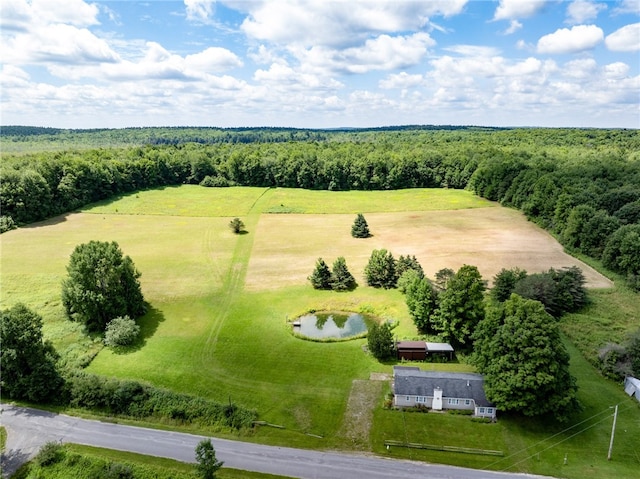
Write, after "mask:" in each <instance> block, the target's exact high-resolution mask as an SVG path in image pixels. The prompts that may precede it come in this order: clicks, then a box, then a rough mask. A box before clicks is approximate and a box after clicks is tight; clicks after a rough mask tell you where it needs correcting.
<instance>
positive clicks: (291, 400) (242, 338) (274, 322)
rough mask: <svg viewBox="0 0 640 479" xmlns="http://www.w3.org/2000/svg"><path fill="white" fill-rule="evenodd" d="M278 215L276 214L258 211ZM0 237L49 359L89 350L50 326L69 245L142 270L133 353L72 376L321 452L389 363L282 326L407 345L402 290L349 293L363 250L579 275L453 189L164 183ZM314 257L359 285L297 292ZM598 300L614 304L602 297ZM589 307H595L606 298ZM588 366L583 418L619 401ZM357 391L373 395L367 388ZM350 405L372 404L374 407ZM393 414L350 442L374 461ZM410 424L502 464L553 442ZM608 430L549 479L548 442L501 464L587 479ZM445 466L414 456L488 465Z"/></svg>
mask: <svg viewBox="0 0 640 479" xmlns="http://www.w3.org/2000/svg"><path fill="white" fill-rule="evenodd" d="M436 205H437V208H434V206H436ZM447 205H449V206H450V208H451V209H450V210H446V209H447V208H448V206H447ZM403 208H404V209H403ZM285 210H287V211H288V212H289V214H268V212H270V211H272V212H275V211H280V212H284V211H285ZM441 210H446V211H441ZM358 211H360V212H365V213H366V218H367V221H368V222H369V226H370V228H371V230H372V233H373V235H374V236H373V237H372V238H369V239H366V240H356V239H353V238H351V236H350V234H349V231H350V226H351V223H352V222H353V219H354V214H353V213H355V212H358ZM291 212H294V213H291ZM234 216H239V217H241V218H242V220H243V221H244V223H245V224H246V226H247V231H248V234H245V235H233V234H232V233H231V231H230V229H229V228H228V226H227V224H228V222H229V219H230V218H232V217H234ZM1 239H2V258H1V264H0V266H1V267H2V290H1V291H0V295H1V296H0V299H1V301H2V304H3V307H6V306H9V305H11V304H13V303H15V302H17V301H23V302H25V303H26V304H27V305H29V306H31V307H32V308H34V309H35V310H36V311H38V312H39V313H41V314H42V315H43V317H44V318H45V335H46V337H47V338H50V339H52V340H53V341H54V344H55V345H56V347H57V348H58V350H59V351H61V352H62V353H63V354H72V353H74V352H75V351H76V350H78V349H82V348H85V349H86V348H93V351H96V350H98V349H100V344H99V343H96V342H91V340H89V339H86V338H85V337H84V336H83V335H82V334H81V331H80V328H79V327H78V326H77V325H76V324H74V323H70V322H68V321H67V320H65V319H64V317H63V312H62V308H61V305H60V299H59V295H60V282H61V281H62V279H63V278H64V276H65V265H66V264H67V262H68V258H69V255H70V253H71V251H72V250H73V248H74V247H75V246H76V245H77V244H79V243H82V242H86V241H89V240H92V239H99V240H115V241H118V243H119V244H120V246H121V247H122V249H123V251H124V252H125V254H128V255H130V256H131V257H132V259H133V261H134V262H135V264H136V266H137V268H138V269H139V270H140V271H141V272H142V277H141V283H142V288H143V292H144V294H145V298H146V299H147V300H148V301H149V302H150V304H151V306H152V308H151V311H150V313H149V314H147V315H146V316H145V317H144V318H142V319H141V320H140V324H141V326H142V331H143V335H144V346H143V347H142V348H139V349H137V350H134V351H131V352H129V353H126V354H115V353H113V352H111V351H110V350H107V349H102V350H101V351H100V352H99V354H98V355H97V356H96V357H95V359H94V360H93V362H92V363H91V365H90V366H89V368H88V369H89V370H90V371H92V372H95V373H99V374H105V375H109V376H112V375H114V376H118V377H122V378H136V379H143V380H147V381H150V382H152V383H154V384H156V385H159V386H164V387H168V388H171V389H174V390H176V391H182V392H189V393H194V394H198V395H201V396H205V397H208V398H212V399H217V400H220V401H225V402H226V401H228V400H229V399H231V400H233V401H234V402H237V403H239V404H242V405H245V406H249V407H253V408H256V409H257V411H258V413H259V415H260V419H263V420H266V421H268V422H270V423H274V424H279V425H283V426H285V429H274V428H261V429H259V430H258V431H257V432H256V433H255V434H254V435H253V436H251V437H246V438H245V439H246V440H252V441H259V442H263V443H268V444H278V445H290V446H299V447H309V448H321V449H328V448H339V449H352V448H354V447H355V446H354V437H353V434H352V431H351V430H350V427H349V426H348V425H349V424H350V423H349V420H348V419H349V407H348V403H349V399H350V395H351V394H352V392H353V391H354V390H355V389H356V388H355V387H354V384H360V383H354V380H355V381H367V380H368V379H369V376H370V374H371V373H372V372H381V373H389V372H390V371H391V366H392V365H391V364H380V363H378V362H377V361H375V360H374V359H372V357H370V356H369V355H367V354H365V353H364V352H363V349H362V347H363V345H364V344H365V342H366V340H354V341H349V342H342V343H314V342H308V341H302V340H299V339H296V338H295V337H293V336H292V335H291V334H290V331H289V329H288V327H287V320H290V319H293V318H294V317H295V316H297V315H299V314H301V313H304V312H306V311H308V310H309V309H316V310H320V309H342V310H356V311H362V312H368V313H373V314H376V315H377V316H379V317H380V318H383V319H393V320H395V321H397V322H398V323H399V326H398V327H397V329H396V330H395V334H396V335H397V336H398V337H399V338H411V337H415V336H416V334H417V333H416V330H415V328H414V326H413V324H412V322H411V320H410V318H409V315H408V312H407V310H406V306H405V305H404V301H403V297H402V295H401V294H400V293H399V292H398V291H395V290H390V291H384V290H382V291H381V290H376V289H373V288H368V287H365V286H364V279H363V270H364V265H365V264H366V261H367V259H368V257H369V255H370V253H371V251H372V250H373V249H376V248H382V247H384V248H387V249H388V250H390V251H392V252H393V253H394V255H395V256H396V257H397V256H398V255H400V254H415V255H416V256H417V257H418V259H419V260H420V262H421V263H422V265H423V266H424V267H425V270H426V272H427V274H428V275H430V276H432V275H433V273H435V271H437V270H438V269H440V268H443V267H450V268H453V269H457V268H458V267H459V266H461V265H462V264H463V263H465V262H466V263H468V264H474V265H476V266H478V267H479V268H480V271H481V272H482V274H483V276H484V277H485V279H488V280H490V279H491V277H492V275H493V274H495V272H497V271H498V270H499V269H500V268H502V267H510V266H519V267H522V268H525V269H527V270H528V271H530V272H534V271H540V270H544V269H548V268H549V267H561V266H570V265H573V264H579V265H580V266H581V267H585V265H583V264H582V263H579V262H578V261H577V260H576V259H574V258H572V257H570V256H567V255H566V254H564V253H563V252H562V249H561V247H560V246H559V245H558V244H557V243H556V242H555V241H554V240H553V238H552V237H551V236H549V235H547V234H546V233H545V232H543V231H542V230H540V229H539V228H537V227H536V226H535V225H533V224H531V223H528V222H527V221H526V220H525V219H524V218H523V217H522V215H521V214H520V213H518V212H516V211H513V210H508V209H504V208H501V207H498V206H496V205H495V204H492V203H488V202H486V201H485V200H480V199H478V198H475V197H474V196H473V195H471V194H470V193H469V192H466V191H457V190H411V191H410V192H348V193H333V192H315V191H314V192H307V191H303V190H279V189H260V188H222V189H213V188H202V187H195V186H183V187H180V188H164V189H162V190H153V191H143V192H139V193H138V194H134V195H128V196H126V197H123V198H120V199H118V200H116V201H113V202H110V203H104V204H100V205H94V206H92V207H90V208H87V209H86V212H83V213H80V214H70V215H67V216H65V217H60V218H56V219H54V220H50V221H48V222H44V223H39V224H36V225H33V226H31V227H29V228H21V229H19V230H15V231H11V232H9V233H6V234H3V235H2V238H1ZM318 256H322V257H324V259H325V260H326V261H327V262H328V263H331V262H332V261H333V260H334V259H335V258H336V257H337V256H345V258H346V260H347V264H348V266H349V268H350V270H351V272H352V273H353V274H354V276H355V277H356V279H357V281H358V282H359V283H360V287H358V288H357V289H356V290H355V291H353V292H350V293H334V292H328V291H315V290H313V289H312V288H311V287H310V286H309V285H308V283H307V281H306V276H308V275H309V274H310V273H311V270H312V269H313V266H314V262H315V260H316V258H317V257H318ZM585 273H586V274H587V277H588V278H589V281H590V282H591V284H593V285H599V286H603V285H608V284H609V283H608V281H607V280H606V279H605V278H604V277H602V276H600V275H599V274H597V273H596V272H595V270H590V269H585ZM602 291H614V292H613V293H611V294H613V295H616V294H619V293H617V292H616V291H618V290H617V289H612V290H602ZM599 294H600V291H599ZM602 294H603V295H604V293H602ZM610 297H614V296H610ZM616 297H617V296H616ZM602 298H603V299H602V301H604V303H603V306H602V308H604V307H605V306H604V304H606V301H607V297H605V296H602ZM621 301H622V300H621ZM621 314H626V313H621ZM78 343H82V344H80V345H78ZM572 354H573V356H574V363H573V364H574V366H573V367H574V368H576V367H577V366H576V365H578V364H579V360H580V359H581V358H580V357H579V356H578V353H577V352H576V351H575V349H572ZM576 357H578V358H579V359H575V358H576ZM585 364H586V363H585ZM451 366H454V365H446V364H445V365H443V364H429V365H427V367H433V368H440V369H446V368H449V367H451ZM455 367H456V368H458V369H460V368H462V369H465V368H467V369H468V367H466V366H465V365H455ZM589 368H590V366H588V365H586V366H585V368H584V369H580V368H578V369H576V374H579V375H580V376H579V378H580V380H581V381H584V384H585V385H591V384H594V385H595V386H594V387H591V386H590V387H588V388H587V387H584V391H586V392H585V393H582V394H586V396H585V399H586V400H587V404H588V407H589V409H588V410H587V411H586V412H585V414H590V412H589V411H596V410H599V409H598V408H600V409H604V408H607V407H608V406H609V405H611V404H612V402H611V400H610V398H612V397H616V398H617V399H616V401H624V400H625V398H626V396H624V395H623V394H622V393H621V390H620V389H619V388H618V387H617V386H615V385H612V384H610V383H608V382H607V381H605V380H603V379H602V378H600V377H599V376H598V375H597V374H596V373H595V372H594V371H593V370H591V369H589ZM581 385H582V383H581ZM382 389H384V388H382ZM364 390H369V389H367V388H364ZM371 391H373V392H374V393H375V394H380V391H379V390H377V389H376V388H371ZM376 391H377V392H376ZM365 403H366V404H373V405H379V404H381V403H382V397H379V398H373V399H372V400H369V401H365ZM634 407H635V409H633V408H631V409H629V410H627V411H626V412H625V414H628V415H629V416H628V421H629V425H628V426H627V431H629V432H628V434H629V439H632V438H634V437H638V438H640V409H639V408H638V407H637V406H634ZM594 414H595V412H594ZM405 416H406V415H403V414H401V413H393V412H390V411H384V410H382V409H381V408H378V407H375V408H374V410H373V411H372V412H371V424H369V427H366V428H365V429H364V431H365V433H368V432H369V431H370V437H369V439H368V440H365V441H364V443H363V444H365V445H366V447H367V448H370V449H372V450H373V451H375V452H379V453H384V454H386V452H385V451H384V450H382V447H383V446H382V442H381V441H382V440H384V438H391V439H398V437H399V438H400V440H401V439H402V435H403V434H406V431H407V427H406V418H405ZM585 417H587V416H585ZM411 421H412V423H411V424H412V428H410V429H412V430H413V424H415V431H416V434H418V435H421V434H429V435H433V430H435V429H437V430H438V431H440V432H439V434H440V436H436V437H438V438H439V439H438V440H441V441H444V440H445V439H446V438H450V440H452V441H454V442H456V443H462V444H457V445H462V446H467V447H485V448H491V449H493V448H494V446H495V448H496V449H503V450H505V451H506V452H509V453H511V452H513V451H517V450H519V449H521V448H524V447H529V445H531V444H535V443H536V442H538V441H539V440H541V439H542V438H545V437H547V436H548V435H549V431H553V432H555V429H554V427H555V426H553V425H549V424H545V423H540V422H536V421H522V420H516V419H510V418H504V419H501V420H500V421H499V422H498V423H497V424H492V425H485V424H477V423H471V422H470V421H469V418H465V417H459V416H448V415H440V416H439V415H430V414H427V415H424V417H422V416H420V415H411ZM422 421H440V422H437V423H432V422H424V424H423V423H422ZM421 424H422V425H421ZM609 429H610V424H609V423H605V422H602V423H600V424H599V425H598V426H596V427H594V428H593V429H592V430H590V431H592V433H591V434H590V435H589V436H588V437H589V439H588V440H584V441H582V442H576V443H575V445H574V446H572V447H573V449H570V452H571V454H572V455H573V453H574V452H573V451H577V452H576V453H575V454H576V455H578V454H583V455H584V454H589V456H588V457H587V458H585V457H583V458H582V459H576V461H575V463H574V462H573V461H572V462H571V463H570V465H571V467H566V468H564V469H563V468H560V469H555V467H556V462H557V457H559V455H562V456H563V455H564V452H565V451H564V450H563V449H561V448H558V447H555V448H552V449H551V450H550V451H552V454H551V455H550V456H549V457H547V456H546V455H541V456H540V460H539V461H537V460H531V459H528V460H525V461H524V462H522V463H520V464H518V465H517V466H514V467H516V468H517V469H519V468H522V470H529V471H534V472H544V473H551V472H548V471H554V472H553V474H554V475H559V476H562V477H564V476H566V477H576V478H577V477H583V476H586V477H596V476H593V475H592V476H588V475H587V472H588V471H591V469H589V467H591V465H590V462H589V461H590V460H591V453H590V452H588V453H585V451H587V450H589V451H590V450H591V449H593V450H594V451H595V450H596V449H599V448H600V447H601V444H600V442H601V441H602V436H606V434H607V431H608V430H609ZM443 431H444V432H443ZM456 431H457V432H456ZM465 431H466V432H465ZM553 432H552V433H553ZM309 434H312V435H313V436H311V435H309ZM387 434H391V435H393V437H389V436H387ZM634 435H635V436H634ZM315 436H321V437H315ZM463 439H464V440H463ZM415 442H424V441H422V440H417V441H415ZM605 442H606V441H605ZM631 442H633V441H631ZM564 444H565V443H563V445H564ZM454 445H456V444H454ZM489 446H491V447H489ZM361 447H364V446H362V443H360V445H359V446H358V448H361ZM605 448H606V444H605ZM622 451H623V449H621V455H620V456H619V457H620V458H621V460H622V459H623V458H624V464H623V465H622V466H621V467H620V468H619V472H620V473H621V474H622V475H618V476H616V477H625V474H626V473H627V472H628V471H629V470H631V469H629V468H628V466H629V465H630V466H629V467H631V468H632V467H636V468H637V466H638V465H639V464H640V460H638V459H637V458H634V456H633V454H632V453H629V452H625V453H624V454H622ZM393 454H402V452H396V451H393ZM411 454H414V452H411ZM594 454H595V453H594ZM456 456H457V455H456V454H453V455H451V454H448V455H447V454H444V453H437V454H435V455H434V456H428V457H427V456H425V457H421V458H426V459H428V460H433V461H439V462H445V463H453V464H459V465H473V466H476V467H491V468H498V469H500V468H503V466H504V464H495V465H492V464H491V463H490V462H487V461H484V460H483V459H470V457H468V456H465V457H462V458H460V457H456ZM411 457H414V456H411ZM594 457H595V459H594V460H593V462H594V463H595V465H596V466H597V468H600V469H598V470H606V471H609V470H611V471H614V470H617V469H615V468H616V466H617V464H618V463H615V462H612V463H611V464H612V466H610V467H613V468H614V469H602V467H604V465H606V464H607V462H606V458H605V460H604V463H603V462H602V461H601V460H600V459H598V458H597V457H596V456H594ZM415 458H418V457H417V456H415ZM483 461H484V462H483ZM536 461H537V462H536ZM513 462H516V461H515V460H513ZM509 464H512V463H508V465H509ZM596 466H594V467H596ZM517 469H513V470H517ZM565 472H566V474H565ZM612 477H613V476H612ZM626 477H631V476H626Z"/></svg>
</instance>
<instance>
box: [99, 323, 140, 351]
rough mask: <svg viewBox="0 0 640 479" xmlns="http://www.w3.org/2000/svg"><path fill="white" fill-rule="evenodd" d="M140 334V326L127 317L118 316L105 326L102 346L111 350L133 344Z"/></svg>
mask: <svg viewBox="0 0 640 479" xmlns="http://www.w3.org/2000/svg"><path fill="white" fill-rule="evenodd" d="M139 334H140V326H138V324H136V322H135V321H134V320H133V319H131V318H130V317H129V316H120V317H117V318H114V319H112V320H111V321H109V323H108V324H107V329H106V330H105V333H104V344H106V345H107V346H109V347H112V348H118V347H122V346H129V345H131V344H133V343H134V342H135V341H136V339H138V335H139Z"/></svg>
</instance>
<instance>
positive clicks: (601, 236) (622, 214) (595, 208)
mask: <svg viewBox="0 0 640 479" xmlns="http://www.w3.org/2000/svg"><path fill="white" fill-rule="evenodd" d="M469 187H470V188H471V189H473V191H475V192H476V193H477V194H478V195H480V196H484V197H485V198H488V199H491V200H495V201H500V202H501V203H503V204H505V205H509V206H514V207H517V208H519V209H521V210H522V211H524V212H525V214H526V215H527V216H528V217H529V218H530V219H532V220H533V221H535V222H537V223H538V224H539V225H541V226H542V227H544V228H546V229H548V230H550V231H552V232H553V233H555V234H556V236H557V237H558V238H559V239H560V241H561V242H562V244H563V245H564V246H565V247H566V248H567V249H569V250H570V251H572V252H575V253H581V254H585V255H588V256H591V257H592V258H595V259H598V260H601V261H602V262H603V264H604V265H605V266H606V267H607V268H609V269H611V270H613V271H616V272H618V273H620V274H622V275H623V276H624V277H626V278H627V280H628V283H629V285H630V286H632V287H633V288H635V289H640V160H639V158H638V156H637V155H636V156H633V155H629V156H626V157H625V156H621V155H615V154H608V155H602V156H592V155H588V156H585V157H583V158H576V159H566V160H565V161H557V159H556V158H551V157H549V156H546V155H539V156H535V157H532V156H531V155H527V154H525V153H519V154H511V155H501V156H498V157H496V158H494V159H493V160H492V161H485V162H483V163H482V164H481V165H480V166H479V167H478V169H477V170H476V171H475V172H474V174H473V176H472V177H471V180H470V182H469Z"/></svg>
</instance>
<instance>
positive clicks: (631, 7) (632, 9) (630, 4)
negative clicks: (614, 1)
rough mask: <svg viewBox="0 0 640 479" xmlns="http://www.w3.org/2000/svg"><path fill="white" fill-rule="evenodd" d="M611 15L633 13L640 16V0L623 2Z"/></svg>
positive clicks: (625, 0)
mask: <svg viewBox="0 0 640 479" xmlns="http://www.w3.org/2000/svg"><path fill="white" fill-rule="evenodd" d="M613 13H616V14H624V13H635V14H636V15H640V0H623V1H622V3H620V4H619V5H618V6H617V7H616V8H614V9H613Z"/></svg>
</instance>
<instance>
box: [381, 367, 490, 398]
mask: <svg viewBox="0 0 640 479" xmlns="http://www.w3.org/2000/svg"><path fill="white" fill-rule="evenodd" d="M393 378H394V391H393V392H394V394H396V395H399V396H429V397H433V390H434V389H436V388H440V389H442V397H443V398H459V399H473V400H474V401H475V402H476V406H484V407H486V406H488V407H494V406H493V404H491V403H490V402H489V401H488V400H487V397H486V396H485V394H484V387H483V386H484V379H483V378H482V375H480V374H473V373H449V372H444V371H421V370H420V368H415V367H406V366H394V367H393Z"/></svg>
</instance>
